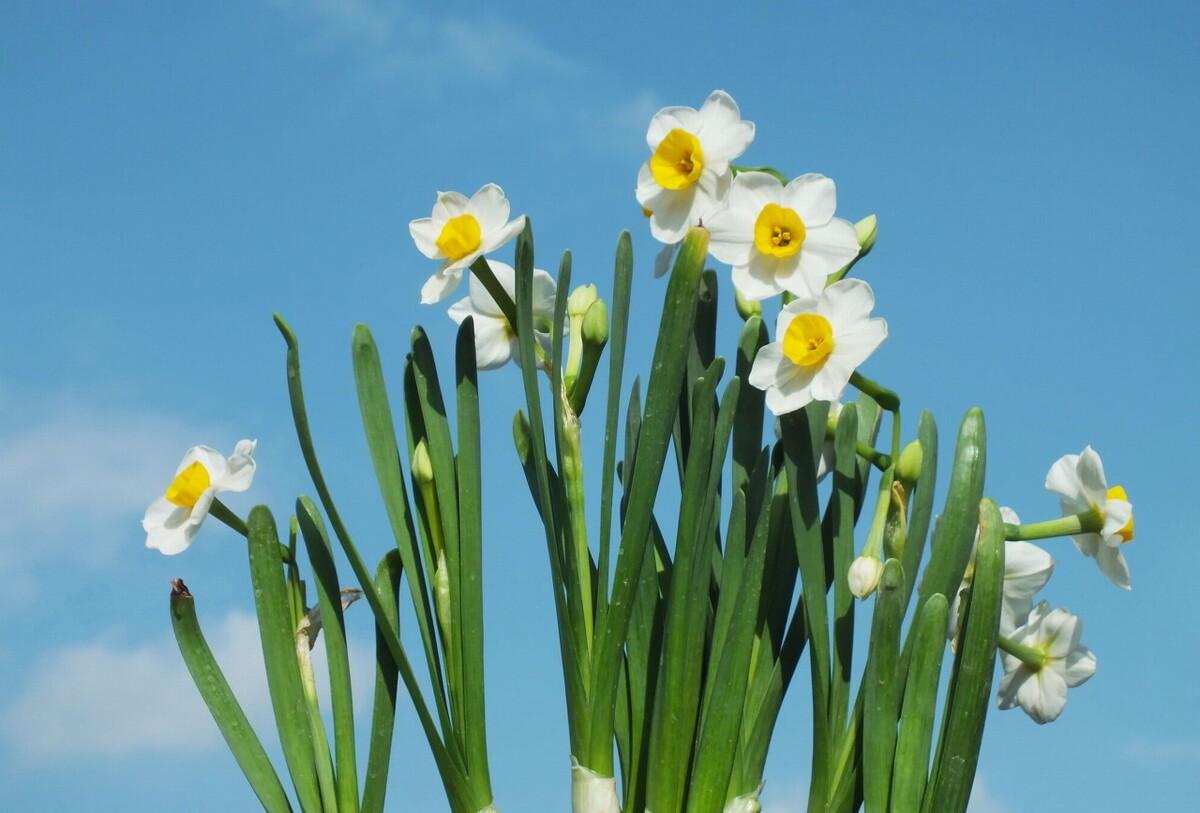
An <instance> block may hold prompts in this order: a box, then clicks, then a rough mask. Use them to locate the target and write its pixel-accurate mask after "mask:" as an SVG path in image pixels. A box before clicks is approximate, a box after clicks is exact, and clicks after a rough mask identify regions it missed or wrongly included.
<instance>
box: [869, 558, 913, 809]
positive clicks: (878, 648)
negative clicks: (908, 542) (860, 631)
mask: <svg viewBox="0 0 1200 813" xmlns="http://www.w3.org/2000/svg"><path fill="white" fill-rule="evenodd" d="M903 599H904V569H903V567H902V566H901V565H900V562H899V561H897V560H896V559H888V561H887V563H886V564H885V565H884V566H883V575H882V576H881V577H880V579H879V588H878V589H877V590H876V591H875V612H874V617H873V618H872V619H871V643H870V655H869V656H868V660H867V668H866V672H865V673H864V675H863V687H864V692H865V695H866V696H865V697H864V699H863V703H864V715H865V716H864V719H863V795H864V797H865V798H866V801H867V813H888V800H889V798H890V795H891V782H892V759H893V757H894V756H895V748H896V718H897V716H898V711H899V706H900V691H899V684H898V681H897V680H896V665H897V662H898V661H899V658H900V622H901V621H902V620H903V618H904V604H903Z"/></svg>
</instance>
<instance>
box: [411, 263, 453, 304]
mask: <svg viewBox="0 0 1200 813" xmlns="http://www.w3.org/2000/svg"><path fill="white" fill-rule="evenodd" d="M461 279H462V269H461V268H440V269H438V270H437V271H435V272H434V273H433V275H432V276H431V277H430V278H429V279H427V280H425V284H424V285H422V286H421V304H422V305H432V304H433V303H434V302H441V301H442V300H443V299H445V298H446V297H448V296H449V295H450V294H451V293H453V292H454V289H455V288H457V287H458V282H459V280H461Z"/></svg>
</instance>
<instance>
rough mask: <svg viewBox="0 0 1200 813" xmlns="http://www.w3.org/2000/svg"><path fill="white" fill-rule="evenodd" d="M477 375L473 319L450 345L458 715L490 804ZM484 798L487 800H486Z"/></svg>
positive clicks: (476, 782)
mask: <svg viewBox="0 0 1200 813" xmlns="http://www.w3.org/2000/svg"><path fill="white" fill-rule="evenodd" d="M478 376H479V371H478V367H477V365H476V362H475V326H474V319H473V318H471V317H468V318H467V319H465V320H463V323H462V325H461V326H460V327H459V330H458V341H457V344H456V345H455V378H456V382H457V385H456V389H457V406H458V414H457V419H458V458H457V461H456V462H457V473H458V477H457V482H458V538H459V583H458V595H457V596H454V597H452V600H454V601H456V603H457V604H458V605H459V618H460V620H461V624H462V625H461V627H460V628H459V629H458V630H457V631H456V633H455V635H456V637H457V639H458V640H459V641H460V642H461V646H460V650H461V657H462V664H463V675H464V678H465V680H464V683H463V700H464V702H465V704H466V708H465V709H464V712H463V721H464V723H465V729H464V736H465V738H466V746H467V748H466V751H467V767H468V773H469V775H470V777H471V783H472V785H473V786H474V788H475V792H476V794H477V798H478V799H479V800H480V801H482V802H483V804H485V805H486V804H489V803H490V802H491V801H492V787H491V777H490V772H489V769H488V751H487V720H486V718H485V708H484V669H483V666H484V664H483V508H482V500H483V483H482V476H481V468H482V465H483V463H482V453H481V451H480V444H479V381H478ZM485 797H486V798H485Z"/></svg>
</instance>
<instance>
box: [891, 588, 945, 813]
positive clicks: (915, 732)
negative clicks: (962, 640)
mask: <svg viewBox="0 0 1200 813" xmlns="http://www.w3.org/2000/svg"><path fill="white" fill-rule="evenodd" d="M948 607H949V605H948V603H947V602H946V597H945V596H943V595H942V594H941V593H934V594H933V595H932V596H930V597H929V600H928V601H926V602H925V604H924V605H922V606H921V609H920V610H919V611H918V613H917V618H916V621H915V622H914V629H915V630H916V632H915V636H916V637H915V638H914V641H915V643H914V644H913V655H912V660H911V662H910V663H909V665H908V681H907V682H906V684H905V687H904V705H903V707H902V708H901V712H900V731H899V733H898V735H897V737H896V760H895V765H894V767H893V769H892V810H895V811H896V813H907V811H917V810H920V809H921V798H922V797H923V796H924V795H925V782H926V780H927V777H928V775H929V745H930V742H931V741H932V740H933V718H934V714H935V713H936V706H937V690H938V680H939V678H940V677H941V672H942V655H943V654H944V653H945V651H946V622H947V620H948V616H949V613H948Z"/></svg>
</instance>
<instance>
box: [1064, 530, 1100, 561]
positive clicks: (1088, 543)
mask: <svg viewBox="0 0 1200 813" xmlns="http://www.w3.org/2000/svg"><path fill="white" fill-rule="evenodd" d="M1071 541H1072V542H1074V543H1075V548H1076V549H1077V550H1078V551H1079V552H1080V553H1082V554H1083V555H1084V556H1092V557H1094V556H1095V555H1096V552H1097V551H1099V550H1100V548H1102V547H1105V545H1104V542H1103V540H1101V539H1100V534H1076V535H1075V536H1073V537H1071Z"/></svg>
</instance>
